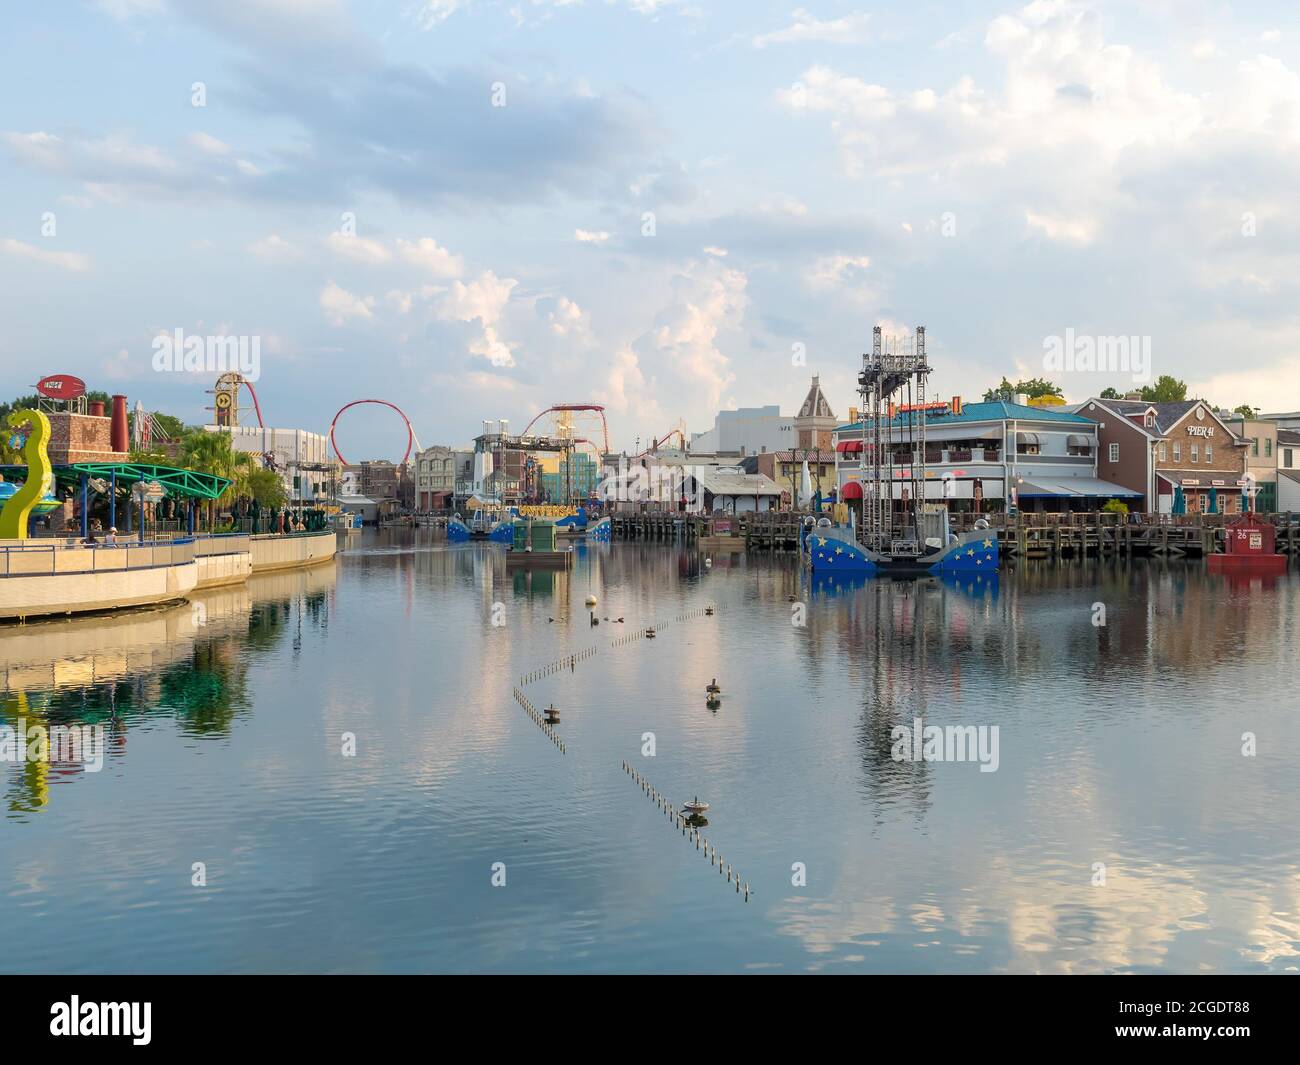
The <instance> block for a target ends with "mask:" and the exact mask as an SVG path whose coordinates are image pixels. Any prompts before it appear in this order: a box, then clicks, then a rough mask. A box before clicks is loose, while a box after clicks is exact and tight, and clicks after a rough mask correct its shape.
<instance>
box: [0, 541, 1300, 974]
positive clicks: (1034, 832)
mask: <svg viewBox="0 0 1300 1065" xmlns="http://www.w3.org/2000/svg"><path fill="white" fill-rule="evenodd" d="M349 543H350V547H349V550H348V551H347V552H346V553H345V554H343V555H341V556H340V557H339V559H338V560H337V561H336V562H335V563H332V564H330V565H328V566H326V567H323V568H317V569H313V570H309V571H305V572H298V573H290V574H283V575H270V576H265V577H259V578H256V579H254V580H253V581H252V582H251V583H250V584H249V585H248V586H247V587H240V588H236V589H228V590H220V591H213V592H211V593H208V594H206V595H204V596H203V597H202V598H201V600H200V602H201V603H202V611H201V612H197V613H196V611H195V610H194V608H193V607H191V606H188V605H187V606H181V607H176V608H170V609H166V610H158V611H149V612H144V613H133V614H129V615H124V616H120V617H117V618H101V619H83V620H78V621H72V622H56V623H46V624H33V625H29V626H28V627H26V628H25V629H18V628H7V629H4V630H3V631H0V693H3V696H2V698H3V702H2V703H0V706H3V714H4V717H5V718H6V719H7V721H8V722H9V723H10V724H13V723H15V722H16V720H17V719H18V718H20V717H22V718H24V719H25V720H27V722H28V723H31V722H33V721H42V722H46V723H51V724H52V723H60V722H62V723H68V722H84V723H103V724H104V725H106V727H107V732H108V744H109V752H108V757H107V760H106V762H105V765H104V768H103V769H102V771H100V772H98V773H91V772H85V771H83V770H82V769H81V768H79V767H76V766H68V765H62V766H17V765H13V764H6V765H0V776H2V778H3V788H4V796H3V799H4V807H3V810H4V814H5V816H4V818H3V819H0V898H3V900H4V903H5V907H4V909H5V914H6V919H5V920H6V936H5V951H4V953H3V955H0V970H3V971H7V972H46V971H53V972H103V971H107V972H138V971H145V972H154V971H160V972H186V973H189V972H208V971H220V972H265V971H275V972H317V971H326V972H358V971H359V972H409V971H469V972H477V971H524V972H555V971H584V972H590V971H599V972H616V971H647V972H656V971H710V972H712V971H786V972H797V971H830V972H837V971H872V972H933V971H960V972H987V971H997V972H1026V971H1032V972H1098V971H1139V972H1145V971H1175V972H1200V971H1226V972H1241V971H1245V972H1257V971H1282V970H1295V969H1297V967H1298V966H1300V832H1297V824H1296V822H1297V817H1296V814H1297V809H1298V808H1300V804H1298V803H1297V796H1298V795H1300V787H1298V785H1300V779H1298V778H1300V771H1298V770H1297V767H1296V755H1297V751H1298V750H1300V742H1298V741H1300V723H1298V722H1297V714H1296V709H1295V708H1296V699H1295V690H1296V680H1297V667H1296V664H1295V653H1294V649H1295V647H1296V646H1297V632H1296V623H1295V617H1296V611H1295V607H1296V601H1297V588H1298V586H1300V583H1298V582H1297V579H1296V577H1295V576H1294V575H1291V576H1288V577H1285V578H1279V579H1276V580H1269V581H1267V582H1264V583H1263V584H1261V583H1259V582H1255V583H1254V584H1251V583H1250V582H1247V583H1245V584H1243V585H1230V584H1228V583H1227V582H1226V580H1225V578H1221V577H1211V576H1209V575H1207V574H1206V573H1205V572H1204V571H1203V567H1202V565H1201V564H1200V563H1186V564H1168V565H1162V564H1157V563H1152V564H1147V563H1133V564H1126V563H1114V564H1112V563H1102V564H1097V563H1089V564H1073V565H1063V566H1060V567H1052V566H1049V565H1042V566H1034V565H1028V566H1026V567H1024V568H1022V569H1021V570H1020V571H1009V572H1005V573H1003V574H1002V575H1001V577H1000V579H996V580H994V581H992V582H989V581H984V582H980V583H976V582H974V581H964V582H962V584H961V585H950V584H945V583H940V582H937V581H923V582H917V583H889V582H883V581H882V582H874V583H872V582H859V583H857V584H851V585H847V586H837V585H828V584H812V585H810V584H809V579H808V577H807V576H806V575H805V574H803V573H802V572H801V571H800V570H799V569H798V567H797V566H796V564H795V562H794V560H793V559H780V558H748V559H746V558H744V557H743V556H740V557H735V558H725V557H719V558H716V559H715V560H714V564H713V566H712V567H711V568H706V567H704V566H703V564H702V561H701V559H700V557H699V556H698V555H696V554H695V553H694V552H692V551H683V550H678V549H677V548H675V547H669V546H660V545H646V546H641V545H630V544H628V545H625V544H615V545H612V546H605V547H596V548H592V549H590V550H586V551H585V552H584V553H583V554H582V555H581V557H580V559H579V561H578V563H577V565H576V567H575V569H574V571H573V572H572V573H571V574H569V575H548V574H542V573H538V574H534V575H532V576H531V577H529V576H526V575H519V574H514V573H507V572H506V570H505V564H504V556H503V555H502V554H501V552H500V549H496V548H492V547H486V546H482V545H467V546H464V547H454V548H447V547H446V546H445V545H443V544H441V543H439V542H437V541H436V540H434V539H433V538H432V535H431V534H429V533H426V532H423V531H417V532H395V533H374V532H367V533H365V534H363V535H361V536H355V535H354V536H353V537H352V539H351V540H350V541H349ZM589 592H594V593H595V594H596V595H597V596H598V597H599V604H598V606H597V608H596V613H597V616H598V617H600V618H606V617H608V618H611V619H615V618H618V617H620V616H621V617H623V618H625V623H624V624H622V625H620V624H617V622H615V621H610V622H608V623H606V622H604V621H602V622H601V624H600V625H599V626H598V627H596V628H594V629H593V628H591V627H590V626H589V624H588V618H587V611H586V609H585V608H584V606H583V600H584V598H585V596H586V595H587V594H588V593H589ZM792 596H793V597H795V599H796V601H795V602H791V601H790V598H791V597H792ZM800 601H802V602H805V603H806V604H807V606H806V617H805V619H804V620H805V622H806V624H804V625H803V626H799V625H797V624H795V623H794V622H795V621H797V620H799V619H798V617H797V612H798V611H799V610H801V609H803V608H802V607H801V606H800ZM495 604H500V606H499V607H497V606H495ZM710 604H716V606H717V612H716V614H715V615H714V616H711V617H710V616H705V615H704V614H703V609H704V607H705V606H706V605H710ZM1094 604H1101V605H1102V606H1103V607H1104V608H1105V624H1104V625H1094V624H1093V621H1094V618H1098V617H1099V615H1098V612H1097V608H1096V607H1095V606H1094ZM494 619H495V620H497V621H499V622H502V624H500V625H494V624H493V620H494ZM552 619H553V620H552ZM655 620H657V621H658V623H659V627H658V635H657V638H656V639H654V640H646V639H634V640H629V641H626V642H624V643H623V644H622V645H621V646H618V647H611V646H610V644H611V641H612V640H615V639H617V638H620V637H627V636H634V635H636V633H637V632H638V631H639V630H640V628H641V627H642V626H644V625H647V624H650V623H652V622H654V621H655ZM591 646H595V647H597V648H599V650H598V651H597V653H595V654H594V655H592V656H590V657H587V658H585V659H583V660H582V661H580V662H578V663H577V664H576V665H575V666H574V667H573V668H571V669H567V670H561V671H557V672H555V673H553V674H551V675H548V676H546V677H545V678H543V679H540V680H537V681H535V682H531V683H529V684H527V685H526V686H525V688H524V690H525V693H526V694H527V696H528V698H529V699H530V700H531V701H532V703H533V704H535V705H536V706H537V707H539V708H543V707H545V706H546V705H547V704H548V703H551V702H554V703H555V704H556V705H558V706H560V707H561V708H562V714H563V719H562V722H561V723H560V724H559V725H558V726H557V732H558V733H559V734H560V735H561V736H562V737H563V738H564V741H565V744H566V753H561V751H560V750H559V749H558V748H557V747H556V746H555V745H554V744H552V743H551V741H550V740H549V739H547V737H546V735H545V734H544V733H543V731H542V730H541V729H540V728H539V727H538V726H537V725H536V724H534V722H533V721H532V720H531V719H530V718H529V716H528V715H527V714H526V713H525V712H524V710H523V709H522V708H521V707H520V706H519V704H518V703H517V702H516V701H515V700H514V698H513V696H512V691H513V689H514V687H516V686H517V685H518V684H519V681H520V678H521V677H522V676H524V675H525V674H526V673H528V672H529V671H530V670H533V669H535V668H537V667H539V666H542V665H544V664H546V663H548V662H552V661H554V660H557V659H560V658H561V657H562V656H564V655H566V654H571V653H574V652H577V651H580V650H582V649H583V648H587V647H591ZM713 677H717V678H718V681H719V683H720V684H721V686H722V688H723V701H722V704H721V706H720V708H719V710H718V712H717V713H713V712H710V711H709V710H708V709H707V707H706V706H705V685H706V684H707V683H708V682H709V681H710V679H711V678H713ZM918 715H923V716H924V720H925V723H926V724H936V725H941V726H946V725H973V726H976V727H979V726H985V727H989V726H994V725H996V726H998V737H999V743H998V767H997V771H996V772H981V771H980V766H979V764H978V762H971V761H967V762H907V761H896V760H895V759H894V758H893V757H892V756H891V748H892V747H893V740H892V737H891V729H892V728H893V727H894V726H895V725H910V724H911V723H912V721H913V718H914V717H916V716H918ZM1246 732H1251V733H1253V734H1254V735H1255V737H1256V740H1255V742H1256V753H1255V755H1254V756H1253V757H1247V756H1244V755H1243V754H1242V746H1243V739H1242V736H1243V733H1246ZM345 733H351V734H353V735H354V736H355V744H356V754H355V756H354V757H345V756H343V754H342V753H341V749H342V746H343V744H344V734H345ZM647 733H653V739H654V744H655V755H654V756H653V757H646V756H643V754H642V747H643V743H645V742H647V738H645V737H646V734H647ZM986 735H990V734H989V733H986ZM624 759H627V760H628V761H629V762H631V763H632V764H634V765H635V766H637V767H638V768H639V770H640V771H641V772H642V773H643V774H644V776H645V778H646V779H648V780H649V781H650V783H651V784H652V785H653V786H654V787H655V788H657V789H658V790H659V791H660V792H661V793H663V794H664V795H665V796H666V797H667V798H668V800H669V801H671V802H673V803H675V804H677V805H679V806H680V804H681V803H682V802H683V801H685V800H686V799H689V798H691V797H692V796H693V795H696V794H698V795H699V796H700V797H701V798H704V799H707V800H708V802H709V803H710V804H711V809H710V810H709V813H708V819H709V822H710V824H709V825H708V827H707V828H705V829H704V835H705V837H706V838H707V839H708V840H709V841H710V842H711V843H712V844H713V845H716V847H717V848H718V851H719V852H720V853H721V854H722V856H723V858H724V860H725V861H726V862H728V863H730V864H731V865H732V866H733V867H734V868H735V870H737V871H738V873H739V875H740V878H741V881H742V884H743V883H744V882H748V884H749V886H750V887H751V889H752V894H751V895H750V898H749V901H748V902H746V901H745V900H744V896H743V894H741V895H738V894H737V893H736V891H735V885H734V883H728V882H727V880H726V878H725V876H720V875H719V874H718V871H717V869H716V868H715V867H713V866H711V865H710V862H709V860H708V859H707V858H706V857H704V856H703V852H702V851H701V852H697V851H696V849H695V847H694V845H693V843H691V842H690V841H689V840H688V839H687V838H685V837H683V836H682V834H681V832H680V831H679V830H678V829H677V828H676V827H674V825H673V824H672V823H671V822H670V821H669V820H668V819H667V818H666V817H665V815H664V814H663V813H662V812H661V811H660V810H659V809H658V808H657V807H656V806H655V804H654V803H653V802H652V801H651V800H650V799H648V798H647V797H646V796H645V795H644V794H643V793H642V791H641V790H640V789H639V787H638V786H637V784H636V783H634V782H633V780H632V779H631V778H630V777H629V776H628V775H626V774H625V773H624V772H623V771H622V770H621V763H622V761H623V760H624ZM198 862H202V863H204V866H205V869H206V886H201V887H196V886H193V884H192V879H193V878H194V876H195V873H194V865H195V863H198ZM495 863H503V864H504V875H505V881H506V882H505V886H503V887H494V886H493V885H492V883H491V881H492V877H493V867H494V865H495ZM796 863H802V866H803V868H804V869H805V870H806V884H803V885H800V886H795V885H793V884H792V880H794V879H800V878H799V876H798V873H797V869H798V866H797V865H796ZM1095 863H1103V864H1104V866H1105V869H1104V874H1105V883H1104V884H1101V883H1094V881H1095V880H1099V879H1100V875H1101V872H1102V871H1101V869H1100V868H1099V867H1097V866H1096V864H1095ZM498 868H499V867H498Z"/></svg>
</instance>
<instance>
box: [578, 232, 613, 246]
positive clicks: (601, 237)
mask: <svg viewBox="0 0 1300 1065" xmlns="http://www.w3.org/2000/svg"><path fill="white" fill-rule="evenodd" d="M609 236H610V235H609V234H608V233H607V232H605V231H604V230H603V229H602V230H599V231H593V230H590V229H575V230H574V231H573V239H574V240H576V241H578V242H579V243H580V244H604V243H605V241H607V240H609Z"/></svg>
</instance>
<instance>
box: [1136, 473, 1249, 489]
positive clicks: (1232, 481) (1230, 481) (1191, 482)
mask: <svg viewBox="0 0 1300 1065" xmlns="http://www.w3.org/2000/svg"><path fill="white" fill-rule="evenodd" d="M1156 476H1157V477H1159V478H1160V480H1162V481H1165V482H1166V483H1168V484H1170V485H1172V486H1173V487H1175V488H1218V489H1220V490H1222V491H1226V492H1236V491H1240V490H1241V488H1242V486H1243V484H1244V482H1243V481H1242V480H1241V479H1240V478H1238V477H1237V476H1236V475H1235V474H1229V475H1227V476H1226V477H1213V476H1211V477H1181V476H1178V475H1175V474H1168V473H1157V474H1156Z"/></svg>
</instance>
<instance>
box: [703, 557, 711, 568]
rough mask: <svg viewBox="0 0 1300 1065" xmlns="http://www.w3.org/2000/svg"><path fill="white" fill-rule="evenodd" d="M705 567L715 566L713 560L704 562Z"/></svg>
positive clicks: (708, 559) (709, 559) (707, 559)
mask: <svg viewBox="0 0 1300 1065" xmlns="http://www.w3.org/2000/svg"><path fill="white" fill-rule="evenodd" d="M704 565H705V566H712V565H713V559H711V558H706V559H705V560H704Z"/></svg>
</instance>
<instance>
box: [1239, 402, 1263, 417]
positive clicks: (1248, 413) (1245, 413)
mask: <svg viewBox="0 0 1300 1065" xmlns="http://www.w3.org/2000/svg"><path fill="white" fill-rule="evenodd" d="M1232 413H1233V414H1240V415H1241V416H1242V417H1243V418H1250V419H1254V418H1258V417H1259V408H1258V407H1252V406H1251V405H1250V404H1249V403H1243V404H1242V405H1241V406H1240V407H1233V408H1232Z"/></svg>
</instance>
